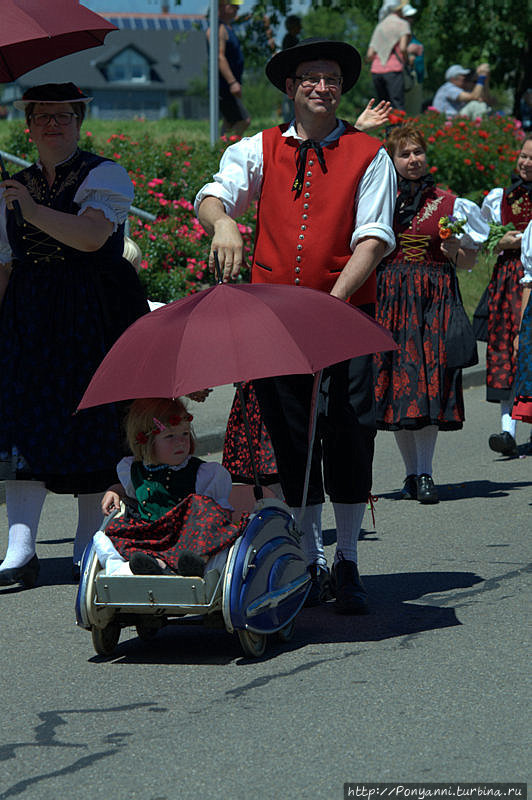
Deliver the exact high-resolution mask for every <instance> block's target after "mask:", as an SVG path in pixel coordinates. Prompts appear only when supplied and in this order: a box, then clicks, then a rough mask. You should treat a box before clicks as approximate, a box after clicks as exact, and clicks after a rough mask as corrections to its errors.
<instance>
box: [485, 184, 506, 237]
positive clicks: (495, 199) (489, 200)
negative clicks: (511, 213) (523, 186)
mask: <svg viewBox="0 0 532 800" xmlns="http://www.w3.org/2000/svg"><path fill="white" fill-rule="evenodd" d="M503 194H504V189H501V188H500V187H498V188H497V189H492V190H491V192H489V193H488V194H487V195H486V197H485V198H484V200H483V201H482V208H481V209H480V210H481V213H482V216H483V217H484V219H485V220H487V221H488V222H494V223H495V224H496V225H501V224H502V220H501V203H502V196H503ZM488 233H489V229H488Z"/></svg>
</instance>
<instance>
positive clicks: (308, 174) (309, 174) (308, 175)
mask: <svg viewBox="0 0 532 800" xmlns="http://www.w3.org/2000/svg"><path fill="white" fill-rule="evenodd" d="M307 178H312V172H311V171H310V170H309V171H308V172H307Z"/></svg>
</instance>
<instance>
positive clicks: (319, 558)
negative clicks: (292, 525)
mask: <svg viewBox="0 0 532 800" xmlns="http://www.w3.org/2000/svg"><path fill="white" fill-rule="evenodd" d="M322 509H323V505H322V504H321V503H320V504H319V505H317V506H307V507H306V508H305V513H304V515H303V519H301V518H300V517H301V508H298V507H294V508H292V514H293V515H294V517H295V518H296V523H297V526H298V527H299V529H300V530H301V531H302V532H303V538H302V539H301V546H302V548H303V552H304V554H305V558H306V559H307V564H319V566H320V567H326V566H327V559H326V558H325V552H324V550H323V537H322V535H321V512H322Z"/></svg>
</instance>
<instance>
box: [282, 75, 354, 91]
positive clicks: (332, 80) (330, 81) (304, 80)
mask: <svg viewBox="0 0 532 800" xmlns="http://www.w3.org/2000/svg"><path fill="white" fill-rule="evenodd" d="M293 78H294V80H296V81H301V85H302V86H304V87H305V89H313V88H314V87H315V86H318V84H319V83H321V81H323V82H324V84H325V86H326V87H327V89H339V88H340V86H341V85H342V81H343V76H342V75H318V74H317V73H315V72H304V73H303V74H302V75H294V76H293Z"/></svg>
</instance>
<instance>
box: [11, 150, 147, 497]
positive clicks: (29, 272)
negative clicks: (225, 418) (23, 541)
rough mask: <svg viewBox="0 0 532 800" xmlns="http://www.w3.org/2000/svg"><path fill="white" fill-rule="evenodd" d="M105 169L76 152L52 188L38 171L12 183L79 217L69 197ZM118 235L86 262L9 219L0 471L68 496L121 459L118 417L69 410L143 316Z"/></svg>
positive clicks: (115, 411) (100, 482)
mask: <svg viewBox="0 0 532 800" xmlns="http://www.w3.org/2000/svg"><path fill="white" fill-rule="evenodd" d="M103 161H105V159H103V158H101V157H100V156H96V155H94V154H92V153H86V152H83V151H79V150H78V151H76V153H75V154H74V155H73V156H72V158H71V159H69V160H68V161H66V162H65V163H63V164H61V165H59V166H58V167H57V168H56V181H55V183H54V185H53V186H52V187H51V188H50V187H49V186H48V184H47V182H46V180H45V178H44V176H43V175H42V172H41V170H40V169H39V168H38V167H36V166H35V165H34V166H32V167H30V168H28V169H26V170H23V171H22V172H21V173H18V174H17V175H16V176H15V178H16V180H19V181H20V182H22V183H24V184H25V185H26V187H27V188H28V189H29V191H30V193H31V194H32V196H33V197H34V199H35V200H36V201H37V202H38V203H41V204H44V205H47V206H49V207H51V208H54V209H56V210H58V211H64V212H67V213H73V214H75V213H77V211H78V210H79V207H78V206H77V204H76V203H75V202H74V196H75V194H76V191H77V189H78V187H79V186H80V185H81V183H82V182H83V180H84V179H85V177H86V176H87V174H88V173H89V171H90V170H91V169H93V168H94V167H96V166H98V165H99V164H100V163H102V162H103ZM123 228H124V226H123V225H122V226H120V227H119V228H118V229H117V231H116V232H115V233H114V234H112V235H111V236H110V237H109V239H108V240H107V242H106V243H105V245H104V246H103V247H102V248H101V249H100V250H98V251H96V252H92V253H86V252H81V251H78V250H74V249H73V248H71V247H68V246H66V245H63V244H62V243H61V242H59V241H57V240H55V239H52V238H51V237H49V236H48V235H47V234H45V233H43V232H42V231H40V230H38V229H37V228H35V227H34V226H32V225H30V224H29V223H27V222H24V224H23V225H21V226H19V225H17V224H16V221H15V219H14V215H13V213H12V212H10V211H8V212H7V232H8V238H9V242H10V245H11V249H12V251H13V262H12V263H13V270H12V273H11V277H10V280H9V284H8V287H7V291H6V294H5V297H4V302H3V303H2V307H1V309H0V341H1V342H2V347H1V350H0V462H1V463H0V468H1V474H2V477H3V478H4V479H6V478H8V479H12V478H16V479H35V480H42V481H44V482H45V484H46V486H47V488H48V489H50V490H52V491H56V492H65V493H69V494H80V493H92V492H100V491H104V490H105V489H106V488H107V487H108V486H109V485H110V484H111V483H114V482H116V471H115V468H116V464H117V462H118V461H119V460H120V458H121V457H122V456H123V455H124V453H125V452H127V448H125V442H124V435H123V431H122V424H121V421H122V409H121V408H120V407H118V406H116V405H106V406H101V407H99V408H94V409H88V410H86V411H82V412H80V413H78V414H76V413H75V411H76V408H77V406H78V404H79V402H80V400H81V398H82V396H83V393H84V391H85V389H86V388H87V385H88V383H89V381H90V379H91V377H92V375H93V373H94V372H95V370H96V368H97V367H98V366H99V364H100V362H101V361H102V359H103V357H104V356H105V354H106V353H107V351H108V350H109V348H110V347H111V345H112V344H113V342H114V341H115V340H116V339H117V338H118V336H119V335H120V334H121V333H122V332H123V331H124V330H125V329H126V328H127V327H128V325H130V324H131V323H132V322H134V320H135V319H137V318H138V317H139V316H141V315H142V314H144V313H146V312H147V311H149V306H148V303H147V300H146V297H145V294H144V291H143V289H142V287H141V284H140V281H139V279H138V276H137V274H136V272H135V270H134V268H133V267H132V265H131V264H130V263H129V262H128V261H127V260H126V259H124V258H123V257H122V251H123V241H124V230H123Z"/></svg>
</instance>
